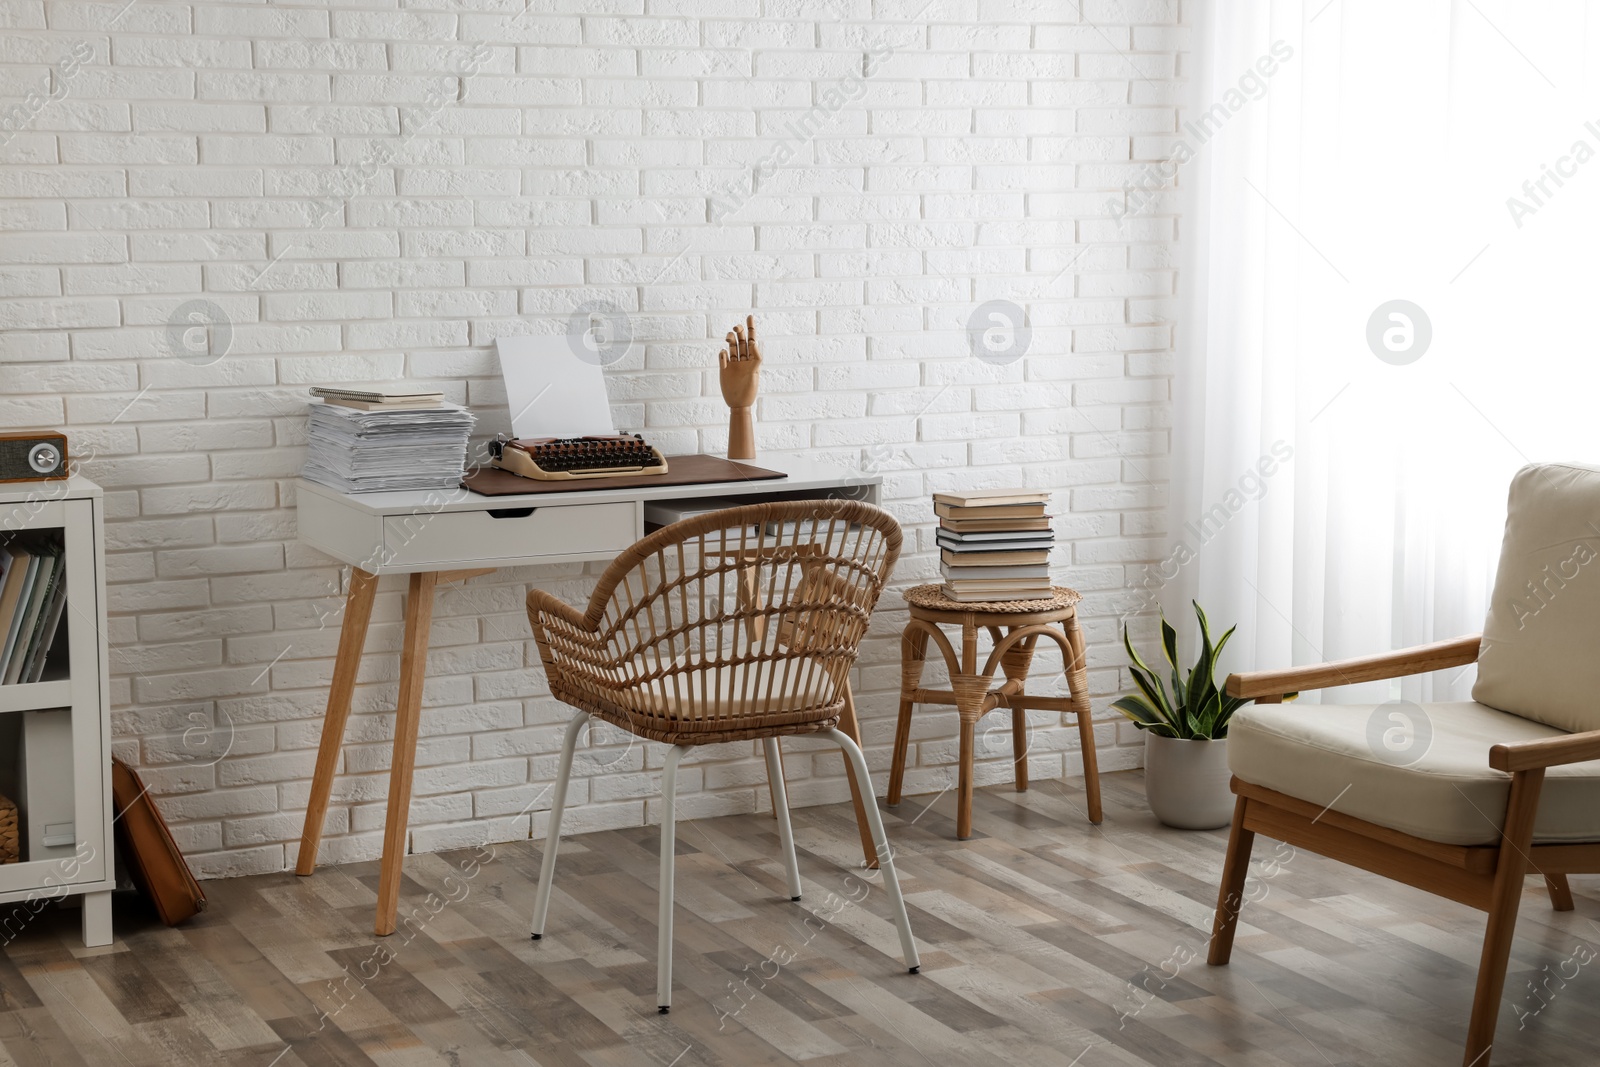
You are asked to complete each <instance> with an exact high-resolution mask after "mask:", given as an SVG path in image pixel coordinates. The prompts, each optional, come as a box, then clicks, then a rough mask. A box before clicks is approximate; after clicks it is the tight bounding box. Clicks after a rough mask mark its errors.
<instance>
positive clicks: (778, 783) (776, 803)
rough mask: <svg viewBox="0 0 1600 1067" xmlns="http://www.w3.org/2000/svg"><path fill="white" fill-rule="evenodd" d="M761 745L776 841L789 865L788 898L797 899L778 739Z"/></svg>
mask: <svg viewBox="0 0 1600 1067" xmlns="http://www.w3.org/2000/svg"><path fill="white" fill-rule="evenodd" d="M761 747H762V748H763V749H765V750H766V754H767V781H769V782H771V783H772V814H773V815H774V816H776V817H777V819H778V841H779V843H780V844H781V845H782V847H783V861H784V862H785V863H786V864H788V865H789V899H790V900H799V899H800V864H799V862H798V861H796V859H795V857H794V827H793V826H792V825H791V824H790V822H789V791H788V788H787V787H786V786H785V784H784V781H783V760H782V759H781V758H780V756H779V753H778V739H777V738H776V737H768V738H763V739H762V742H761Z"/></svg>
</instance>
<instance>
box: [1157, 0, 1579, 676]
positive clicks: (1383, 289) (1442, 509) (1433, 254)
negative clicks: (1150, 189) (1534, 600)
mask: <svg viewBox="0 0 1600 1067" xmlns="http://www.w3.org/2000/svg"><path fill="white" fill-rule="evenodd" d="M1594 14H1596V15H1600V11H1597V12H1594ZM1590 15H1591V12H1590V11H1589V6H1588V5H1586V4H1584V3H1581V2H1563V0H1541V2H1540V3H1537V4H1528V3H1525V2H1514V0H1454V2H1451V0H1427V2H1425V0H1407V2H1405V3H1394V2H1393V0H1306V2H1305V3H1303V4H1302V3H1292V2H1267V0H1246V2H1240V3H1232V2H1229V3H1222V2H1215V3H1210V4H1206V5H1204V6H1202V7H1200V8H1199V10H1198V12H1197V26H1196V30H1197V36H1196V41H1195V48H1194V53H1193V60H1194V68H1193V70H1192V71H1191V86H1192V88H1193V90H1194V100H1193V102H1192V103H1191V106H1190V107H1189V109H1188V115H1187V117H1188V119H1189V120H1190V124H1192V123H1194V120H1195V117H1196V116H1197V115H1199V114H1201V113H1206V112H1209V114H1210V115H1211V121H1210V122H1209V123H1208V124H1206V125H1202V126H1194V125H1189V124H1186V126H1185V133H1184V134H1182V135H1181V139H1182V140H1183V141H1184V142H1185V143H1186V144H1187V149H1188V150H1187V151H1184V150H1182V149H1180V150H1179V155H1180V157H1187V156H1190V155H1192V158H1186V159H1185V160H1184V161H1183V162H1181V163H1180V164H1179V165H1178V166H1177V168H1176V169H1177V184H1178V187H1179V189H1180V190H1181V192H1182V194H1183V196H1182V200H1181V203H1182V208H1181V215H1180V228H1181V236H1182V239H1183V243H1184V247H1185V254H1186V257H1187V258H1186V261H1185V264H1184V269H1183V270H1182V272H1181V273H1180V278H1179V286H1180V290H1181V292H1182V295H1183V297H1184V301H1185V304H1184V310H1183V314H1182V317H1181V319H1180V321H1179V323H1178V345H1179V359H1178V368H1177V374H1176V379H1175V385H1174V392H1175V397H1176V401H1177V419H1176V429H1175V431H1174V453H1175V464H1174V471H1173V500H1172V523H1171V529H1172V531H1173V533H1174V558H1173V559H1171V560H1170V561H1169V563H1168V565H1167V566H1166V567H1165V569H1164V571H1163V572H1162V575H1161V599H1162V601H1163V604H1164V607H1165V610H1166V613H1167V615H1168V617H1169V618H1174V619H1175V618H1179V617H1183V616H1187V615H1189V614H1190V610H1189V608H1188V601H1189V599H1190V598H1191V597H1194V598H1198V599H1199V601H1200V603H1201V604H1202V606H1204V607H1205V608H1206V610H1207V613H1208V614H1209V615H1210V616H1211V618H1212V620H1213V623H1214V624H1217V625H1227V624H1230V623H1233V622H1237V623H1238V624H1239V633H1238V635H1237V636H1236V637H1235V643H1234V645H1233V646H1231V648H1230V652H1231V653H1232V654H1231V655H1230V657H1229V662H1228V663H1227V664H1226V665H1227V666H1229V667H1231V668H1233V669H1248V668H1255V667H1268V666H1280V665H1288V664H1290V663H1306V662H1314V661H1318V660H1323V659H1336V658H1341V657H1345V656H1351V655H1360V654H1365V653H1371V652H1377V651H1382V650H1386V649H1390V648H1398V647H1403V646H1406V645H1411V644H1418V643H1421V642H1425V641H1429V640H1435V639H1439V638H1444V637H1451V636H1456V635H1459V634H1463V633H1470V632H1475V631H1476V630H1478V629H1479V628H1481V625H1482V620H1483V614H1484V610H1485V608H1486V605H1487V595H1488V590H1489V587H1490V583H1491V581H1492V578H1493V571H1494V564H1495V560H1496V558H1497V555H1498V549H1499V538H1500V532H1501V524H1502V522H1503V517H1504V505H1505V495H1506V487H1507V484H1508V482H1509V479H1510V476H1511V474H1512V473H1513V472H1514V471H1515V470H1516V469H1517V468H1518V467H1519V466H1521V465H1522V464H1524V463H1526V462H1529V461H1539V460H1568V459H1576V460H1587V461H1591V462H1592V461H1595V460H1597V459H1600V426H1597V420H1596V407H1597V404H1596V399H1597V396H1600V392H1597V388H1596V387H1597V385H1600V353H1597V342H1596V338H1595V327H1594V320H1593V315H1592V313H1591V310H1590V309H1591V307H1592V306H1593V304H1594V289H1595V285H1596V282H1597V281H1600V267H1597V265H1596V261H1595V246H1596V243H1597V238H1600V94H1597V93H1596V91H1595V88H1596V87H1595V76H1596V73H1600V72H1597V71H1595V70H1594V69H1592V67H1591V65H1590V64H1589V62H1588V57H1590V56H1593V55H1600V53H1597V52H1596V50H1595V48H1594V43H1595V42H1594V40H1593V38H1594V37H1595V35H1596V32H1597V31H1596V29H1594V28H1591V26H1592V25H1594V26H1600V19H1591V18H1590ZM1285 54H1288V58H1283V57H1284V56H1285ZM1263 56H1271V57H1273V59H1274V61H1273V62H1270V63H1262V60H1261V57H1263ZM1267 69H1271V71H1272V72H1271V74H1270V75H1268V74H1265V73H1263V72H1264V71H1265V70H1267ZM1252 71H1255V72H1256V77H1255V78H1254V79H1252V78H1251V77H1250V74H1251V72H1252ZM1257 83H1259V86H1258V84H1257ZM1230 91H1231V95H1230ZM1218 103H1220V104H1221V105H1222V110H1221V111H1218V110H1217V108H1216V106H1215V105H1217V104H1218ZM1235 104H1236V105H1238V106H1237V107H1233V106H1231V105H1235ZM1590 123H1592V125H1589V124H1590ZM1202 138H1204V139H1203V140H1202ZM1394 301H1404V302H1406V303H1405V304H1394V303H1392V302H1394ZM1419 312H1420V313H1419ZM1375 313H1376V314H1375ZM1394 316H1398V317H1394ZM1430 334H1431V338H1430V339H1429V340H1428V341H1427V344H1426V348H1425V349H1424V348H1423V347H1422V343H1421V342H1422V340H1423V338H1424V337H1425V336H1427V335H1430ZM1369 335H1370V336H1369ZM1419 352H1420V355H1418V353H1419ZM1288 450H1292V458H1288V459H1287V460H1284V459H1282V458H1281V456H1282V454H1283V453H1284V452H1286V451H1288ZM1275 451H1276V454H1275ZM1264 457H1265V458H1264ZM1184 548H1186V549H1187V550H1188V551H1187V552H1185V551H1183V549H1184ZM1470 684H1471V678H1470V675H1469V674H1467V673H1466V672H1454V673H1450V674H1443V675H1439V676H1431V677H1428V678H1424V679H1418V680H1414V681H1407V682H1406V683H1404V687H1403V688H1400V687H1399V686H1398V683H1396V685H1395V686H1391V685H1390V683H1377V684H1375V685H1373V686H1367V687H1362V688H1359V689H1350V690H1343V691H1341V696H1340V699H1346V698H1357V697H1360V698H1370V699H1376V700H1382V699H1387V698H1389V697H1392V696H1404V697H1406V698H1409V699H1466V697H1467V693H1468V691H1469V689H1470Z"/></svg>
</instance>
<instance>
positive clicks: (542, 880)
mask: <svg viewBox="0 0 1600 1067" xmlns="http://www.w3.org/2000/svg"><path fill="white" fill-rule="evenodd" d="M588 721H589V713H588V712H587V711H580V712H578V713H577V714H576V715H574V716H573V717H572V719H571V720H570V721H569V722H568V723H567V734H566V737H565V738H564V739H563V740H562V742H561V767H560V769H559V770H557V771H556V790H555V793H554V795H553V796H552V797H551V798H550V828H549V830H548V831H547V832H546V834H545V838H544V859H543V860H541V861H540V863H539V889H538V891H537V892H535V893H534V895H533V939H534V940H535V941H537V940H539V939H540V938H541V937H543V936H544V919H545V915H546V914H547V913H548V912H549V911H550V891H551V889H552V888H553V886H552V883H553V882H554V881H555V877H556V849H557V848H558V847H559V846H560V844H561V815H562V812H564V811H565V810H566V807H567V779H569V778H571V777H572V754H573V752H574V751H575V750H576V749H577V747H578V734H579V733H580V732H582V730H583V724H584V723H586V722H588Z"/></svg>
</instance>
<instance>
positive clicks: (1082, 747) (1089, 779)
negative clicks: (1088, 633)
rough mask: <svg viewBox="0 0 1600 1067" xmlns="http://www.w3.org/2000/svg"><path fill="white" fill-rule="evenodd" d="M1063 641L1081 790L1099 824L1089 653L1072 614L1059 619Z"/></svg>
mask: <svg viewBox="0 0 1600 1067" xmlns="http://www.w3.org/2000/svg"><path fill="white" fill-rule="evenodd" d="M1062 628H1063V629H1064V630H1066V632H1067V644H1069V645H1070V646H1072V662H1071V663H1069V664H1067V689H1068V691H1070V692H1071V693H1072V710H1073V712H1074V713H1075V714H1076V715H1077V718H1078V751H1079V753H1080V754H1081V756H1082V758H1083V791H1084V794H1085V795H1086V796H1087V797H1088V805H1089V821H1090V822H1091V823H1094V824H1096V825H1099V823H1100V821H1101V819H1102V818H1104V812H1103V811H1102V809H1101V806H1100V757H1099V754H1098V753H1097V752H1096V751H1095V747H1094V714H1093V712H1092V711H1091V710H1090V707H1089V667H1088V664H1089V657H1088V653H1087V651H1086V650H1085V649H1084V645H1083V631H1082V630H1081V629H1079V628H1078V619H1077V617H1076V616H1074V617H1072V618H1070V619H1068V620H1067V621H1066V622H1064V623H1062Z"/></svg>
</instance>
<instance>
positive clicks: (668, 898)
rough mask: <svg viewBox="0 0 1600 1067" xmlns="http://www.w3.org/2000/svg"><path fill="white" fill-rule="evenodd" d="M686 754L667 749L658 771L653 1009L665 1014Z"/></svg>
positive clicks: (668, 1001) (669, 994) (682, 749)
mask: <svg viewBox="0 0 1600 1067" xmlns="http://www.w3.org/2000/svg"><path fill="white" fill-rule="evenodd" d="M687 751H689V750H688V749H687V748H685V747H684V746H682V745H673V746H672V747H671V748H669V749H667V761H666V763H665V764H664V765H663V766H662V768H661V800H662V805H661V901H660V905H661V908H660V912H659V914H658V916H657V918H656V924H657V927H658V931H657V935H656V936H657V941H656V1006H657V1007H658V1008H659V1009H660V1011H661V1014H662V1015H665V1014H667V1012H669V1011H671V1010H672V873H673V869H674V868H675V867H676V863H675V862H674V861H675V859H676V853H677V847H678V811H677V807H676V804H677V800H678V761H679V760H680V759H682V758H683V754H684V753H685V752H687Z"/></svg>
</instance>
